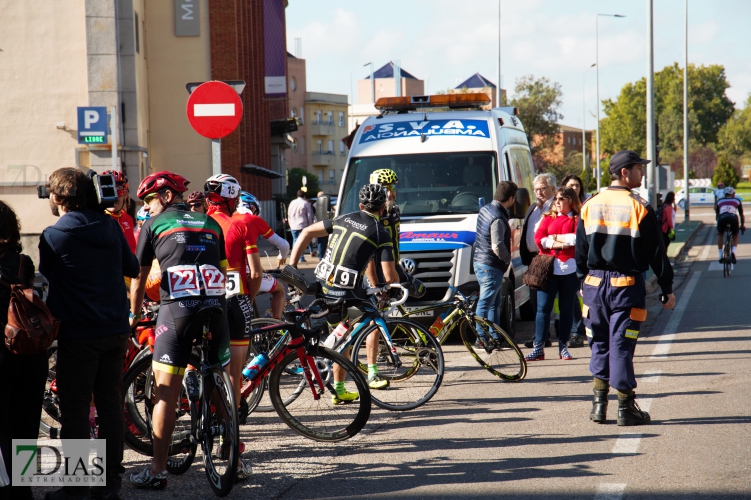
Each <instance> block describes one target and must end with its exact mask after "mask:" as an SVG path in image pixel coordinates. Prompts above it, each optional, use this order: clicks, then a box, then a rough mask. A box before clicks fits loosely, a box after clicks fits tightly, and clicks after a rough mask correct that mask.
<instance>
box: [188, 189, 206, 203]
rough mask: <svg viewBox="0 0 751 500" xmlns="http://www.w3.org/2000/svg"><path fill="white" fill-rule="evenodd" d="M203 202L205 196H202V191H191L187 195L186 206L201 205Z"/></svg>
mask: <svg viewBox="0 0 751 500" xmlns="http://www.w3.org/2000/svg"><path fill="white" fill-rule="evenodd" d="M205 201H206V195H204V194H203V191H193V192H192V193H190V195H188V204H193V203H203V202H205Z"/></svg>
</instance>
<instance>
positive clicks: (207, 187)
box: [203, 174, 242, 199]
mask: <svg viewBox="0 0 751 500" xmlns="http://www.w3.org/2000/svg"><path fill="white" fill-rule="evenodd" d="M241 189H242V188H241V187H240V183H239V182H237V179H235V178H234V177H232V176H231V175H227V174H217V175H212V176H211V177H209V178H208V179H206V184H204V185H203V190H204V191H205V192H206V194H207V195H208V194H209V193H215V194H218V195H219V196H221V197H222V198H230V199H234V198H237V197H238V196H240V190H241Z"/></svg>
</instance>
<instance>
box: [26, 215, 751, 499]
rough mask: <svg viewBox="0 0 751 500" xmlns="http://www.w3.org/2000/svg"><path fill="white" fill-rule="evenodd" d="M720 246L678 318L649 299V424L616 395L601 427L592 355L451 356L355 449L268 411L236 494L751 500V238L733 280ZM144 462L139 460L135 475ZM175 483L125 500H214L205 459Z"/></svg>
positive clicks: (687, 272) (257, 425) (711, 244)
mask: <svg viewBox="0 0 751 500" xmlns="http://www.w3.org/2000/svg"><path fill="white" fill-rule="evenodd" d="M710 210H711V209H710ZM701 211H702V209H695V210H693V211H692V218H694V217H702V218H704V215H703V214H702V213H701ZM707 215H710V214H707ZM706 218H707V220H706V222H707V223H709V222H711V221H710V217H706ZM715 241H716V240H715V234H714V227H709V226H705V227H704V228H703V229H702V230H701V231H700V233H699V234H698V235H697V236H696V238H695V239H694V242H693V248H691V249H690V251H689V252H688V258H686V259H685V260H684V261H683V262H681V263H680V264H677V265H676V268H675V269H676V283H675V288H676V295H677V297H678V305H677V307H676V309H675V310H674V311H664V310H663V309H662V307H661V305H660V304H659V302H658V300H657V294H654V295H653V296H651V297H650V299H649V304H648V308H649V317H648V320H647V325H646V326H645V327H644V328H643V334H642V335H641V336H640V339H639V344H638V347H637V353H636V354H637V356H636V360H635V366H636V372H637V380H638V382H639V387H638V388H637V395H638V398H637V401H638V402H639V404H640V405H641V407H642V409H645V410H648V411H649V412H650V413H651V414H652V419H653V421H652V424H651V425H649V426H643V427H618V426H616V425H615V418H616V415H617V402H616V400H615V395H614V394H612V395H611V400H610V408H609V409H608V417H609V421H608V422H607V423H606V424H603V425H598V424H595V423H592V422H590V421H589V420H588V414H589V411H590V408H591V405H590V401H591V395H592V388H591V376H590V375H589V372H588V369H587V368H588V362H589V349H588V348H579V349H573V350H572V354H573V355H574V357H575V359H574V360H573V361H560V360H558V359H549V360H546V361H542V362H535V363H530V366H529V371H528V375H527V378H526V379H525V380H524V381H522V382H519V383H507V382H506V383H504V382H500V381H498V380H494V379H493V378H491V376H490V375H489V374H488V373H487V372H485V371H484V370H482V369H481V368H480V367H479V365H476V364H475V362H474V361H473V359H472V358H470V357H469V356H468V354H467V352H466V351H465V350H464V348H463V347H462V346H460V345H447V346H445V349H444V351H445V354H446V367H447V372H446V376H445V378H444V383H443V386H442V387H441V389H440V390H439V392H438V394H437V395H436V396H435V398H434V399H433V400H432V401H431V402H429V403H428V404H426V405H425V406H423V407H421V408H419V409H416V410H413V411H410V412H405V413H389V412H385V411H383V410H380V409H377V408H375V407H374V409H373V413H372V416H371V419H370V421H369V422H368V424H367V426H366V427H365V430H364V431H363V432H362V433H361V434H360V435H358V436H356V437H355V438H353V439H352V440H350V441H348V442H345V443H342V444H337V445H326V444H321V443H316V442H313V441H309V440H306V439H304V438H302V437H298V436H297V435H296V434H293V433H292V431H290V430H289V429H288V428H286V426H284V425H283V424H282V423H280V421H279V419H278V418H277V417H276V415H275V414H274V413H257V414H254V415H253V416H252V417H251V418H250V423H249V424H248V425H246V426H244V427H243V428H241V433H242V437H243V439H244V440H245V441H246V442H247V443H248V444H249V448H250V450H251V451H249V452H247V453H246V454H245V457H246V458H249V459H250V460H251V461H252V463H253V467H254V475H253V477H252V479H250V480H249V481H247V482H246V483H244V484H241V485H237V486H236V487H235V489H234V490H233V491H232V492H231V494H230V495H229V496H228V497H227V498H253V499H267V498H268V499H302V498H305V499H308V498H369V499H370V498H384V499H385V498H467V499H469V498H472V499H479V498H488V499H491V498H493V499H495V498H499V497H503V498H515V499H517V498H544V499H564V498H577V499H578V498H589V499H597V500H605V499H620V498H628V499H683V498H722V499H741V498H745V499H747V498H751V480H750V479H749V474H751V450H750V449H749V446H750V445H751V404H750V403H751V371H750V370H749V369H748V367H749V358H751V336H750V333H751V314H749V313H748V312H747V309H748V306H747V304H749V302H750V301H751V289H750V288H749V287H748V286H747V284H748V279H749V276H751V244H749V242H750V241H751V235H750V236H746V237H745V238H742V240H741V246H740V247H739V251H738V258H739V262H738V264H737V265H736V268H735V270H734V272H733V275H732V276H731V277H730V278H723V276H722V270H721V267H720V266H719V265H718V264H716V259H717V250H716V243H715ZM309 260H310V259H309ZM519 326H520V330H521V332H520V336H519V337H518V338H521V339H525V338H526V337H527V336H529V335H531V332H532V325H531V323H520V324H519ZM555 349H556V348H555V346H554V347H553V348H552V349H548V355H549V357H550V358H557V356H554V354H555ZM526 352H529V350H528V349H525V353H526ZM146 464H147V461H146V460H144V457H141V456H139V455H137V454H135V453H133V452H132V451H130V450H126V457H125V467H126V469H127V470H128V472H130V471H133V470H139V468H142V467H144V466H145V465H146ZM169 481H170V482H169V485H168V488H167V489H166V490H164V491H161V492H151V491H148V492H142V491H138V490H133V489H131V488H130V486H129V485H127V484H124V489H123V491H122V497H123V498H139V499H140V498H149V499H166V498H180V499H184V500H187V499H194V498H195V499H199V498H212V497H213V495H212V493H211V490H210V489H209V486H208V483H207V481H206V478H205V475H204V472H203V467H202V464H201V462H200V452H199V456H198V457H197V459H196V462H195V463H194V465H193V467H192V468H191V470H190V471H189V472H188V473H187V474H185V475H184V476H180V477H170V479H169ZM37 495H39V493H37Z"/></svg>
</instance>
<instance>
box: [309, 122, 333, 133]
mask: <svg viewBox="0 0 751 500" xmlns="http://www.w3.org/2000/svg"><path fill="white" fill-rule="evenodd" d="M308 130H310V133H311V134H313V135H334V134H335V133H336V126H335V125H334V122H333V121H330V122H325V121H317V120H314V121H312V122H310V123H308Z"/></svg>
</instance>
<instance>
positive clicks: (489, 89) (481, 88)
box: [448, 73, 506, 109]
mask: <svg viewBox="0 0 751 500" xmlns="http://www.w3.org/2000/svg"><path fill="white" fill-rule="evenodd" d="M470 92H481V93H483V94H486V95H487V96H488V97H490V104H488V105H487V106H483V108H482V109H491V108H493V107H498V106H500V105H501V103H502V102H503V100H504V99H505V98H506V90H505V89H501V92H500V94H499V93H498V87H497V86H496V84H495V83H493V82H491V81H490V80H488V79H487V78H485V77H484V76H482V75H481V74H480V73H475V74H474V75H472V76H470V77H469V78H467V79H466V80H464V81H463V82H462V83H460V84H459V85H457V86H456V87H455V88H453V89H449V90H448V93H449V94H462V93H470ZM499 96H500V100H499Z"/></svg>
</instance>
